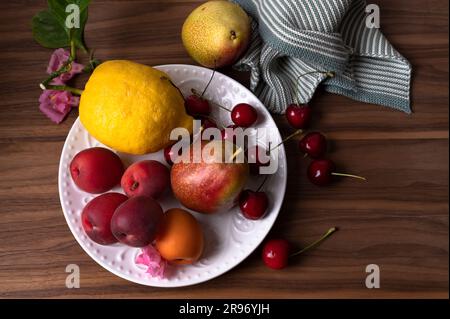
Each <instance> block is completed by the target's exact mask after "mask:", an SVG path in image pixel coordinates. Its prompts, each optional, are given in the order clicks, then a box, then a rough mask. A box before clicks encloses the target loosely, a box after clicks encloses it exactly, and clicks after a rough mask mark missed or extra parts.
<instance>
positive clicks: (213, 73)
mask: <svg viewBox="0 0 450 319" xmlns="http://www.w3.org/2000/svg"><path fill="white" fill-rule="evenodd" d="M215 74H216V61H214V69H213V72H212V74H211V78H210V79H209V82H208V84H207V85H206V87H205V89H204V90H203V93H202V95H201V96H200V97H201V98H202V97H203V96H204V95H205V93H206V90H208V88H209V86H210V85H211V83H212V80H213V79H214V75H215Z"/></svg>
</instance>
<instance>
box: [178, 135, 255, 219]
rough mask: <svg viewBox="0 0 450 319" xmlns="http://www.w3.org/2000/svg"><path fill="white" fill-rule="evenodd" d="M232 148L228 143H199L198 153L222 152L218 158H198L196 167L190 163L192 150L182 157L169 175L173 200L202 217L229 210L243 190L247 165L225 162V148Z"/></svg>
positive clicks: (226, 160)
mask: <svg viewBox="0 0 450 319" xmlns="http://www.w3.org/2000/svg"><path fill="white" fill-rule="evenodd" d="M226 145H228V147H229V148H231V149H233V148H234V149H235V148H236V146H235V145H233V144H232V143H230V142H228V141H218V140H215V141H211V142H207V141H203V142H202V144H201V149H202V151H203V150H204V148H205V147H208V149H213V148H214V147H216V148H217V149H220V148H221V149H222V154H219V152H217V154H215V153H214V152H213V153H211V155H212V159H211V158H209V159H206V158H204V157H203V156H200V157H199V161H198V163H194V162H192V159H193V157H194V155H193V154H194V151H193V146H191V149H190V154H188V155H189V156H183V157H182V160H181V161H180V163H177V164H175V165H174V166H173V167H172V171H171V183H172V190H173V192H174V194H175V197H176V198H178V200H179V201H180V202H181V203H182V204H183V205H184V206H185V207H187V208H189V209H192V210H194V211H197V212H199V213H204V214H213V213H216V212H218V211H220V210H224V209H229V208H231V207H232V206H233V205H234V204H235V202H236V199H237V197H238V196H239V194H240V192H241V191H242V189H243V188H244V186H245V184H246V182H247V178H248V176H249V167H248V164H247V163H246V162H245V161H244V162H243V163H237V162H233V163H232V161H230V160H229V159H226V158H225V156H228V155H229V154H227V155H224V154H225V149H226V148H227V146H226Z"/></svg>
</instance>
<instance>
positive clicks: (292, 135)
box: [269, 129, 303, 153]
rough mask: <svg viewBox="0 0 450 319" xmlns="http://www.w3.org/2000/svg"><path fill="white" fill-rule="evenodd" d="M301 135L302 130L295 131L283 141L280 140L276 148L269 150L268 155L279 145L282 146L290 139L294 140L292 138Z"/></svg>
mask: <svg viewBox="0 0 450 319" xmlns="http://www.w3.org/2000/svg"><path fill="white" fill-rule="evenodd" d="M302 133H303V130H302V129H300V130H297V131H295V132H294V133H293V134H291V135H289V136H288V137H286V138H285V139H284V140H282V141H281V142H280V143H279V144H278V145H277V146H275V147H273V148H271V149H270V150H269V153H270V152H272V151H273V150H274V149H276V148H278V147H280V146H281V145H283V144H284V143H286V142H287V141H289V140H290V139H292V138H294V137H296V136H297V135H299V134H302Z"/></svg>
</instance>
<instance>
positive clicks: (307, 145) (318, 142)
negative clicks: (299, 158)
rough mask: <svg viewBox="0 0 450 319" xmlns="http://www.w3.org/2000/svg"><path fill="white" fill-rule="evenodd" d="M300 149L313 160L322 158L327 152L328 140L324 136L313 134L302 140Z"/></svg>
mask: <svg viewBox="0 0 450 319" xmlns="http://www.w3.org/2000/svg"><path fill="white" fill-rule="evenodd" d="M299 148H300V150H301V151H302V152H303V153H305V154H307V155H309V156H310V157H312V158H320V157H322V156H324V155H325V153H326V152H327V139H326V137H325V136H323V134H320V133H318V132H311V133H308V134H306V135H305V136H304V137H303V138H302V139H301V140H300V143H299Z"/></svg>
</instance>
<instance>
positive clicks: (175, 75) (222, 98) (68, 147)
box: [58, 65, 287, 287]
mask: <svg viewBox="0 0 450 319" xmlns="http://www.w3.org/2000/svg"><path fill="white" fill-rule="evenodd" d="M157 68H158V69H160V70H162V71H164V72H166V73H167V74H168V75H169V76H170V77H171V79H172V81H173V82H174V83H175V84H176V85H177V86H178V87H179V88H180V89H181V91H182V92H183V94H185V96H186V95H188V94H189V93H190V91H191V89H192V88H194V89H196V90H197V91H200V92H201V91H202V90H203V89H204V87H205V85H206V83H207V82H208V80H209V78H210V76H211V72H212V71H211V70H209V69H205V68H201V67H197V66H191V65H164V66H159V67H157ZM205 96H206V98H208V99H209V100H211V101H213V102H215V103H220V104H221V105H223V106H225V107H227V108H229V109H230V108H232V107H233V106H234V105H236V104H238V103H244V102H245V103H249V104H251V105H253V106H254V107H256V108H257V110H258V116H259V119H258V123H257V124H256V125H255V127H264V128H268V129H270V134H269V135H270V136H269V140H270V141H271V142H272V143H274V144H273V145H276V144H278V143H279V142H280V141H281V137H280V134H279V131H278V129H277V127H276V125H275V123H274V121H273V119H272V117H271V116H270V114H269V112H268V111H267V110H266V108H265V107H264V106H263V104H262V103H261V102H260V101H259V100H258V98H256V97H255V96H254V95H253V94H252V93H251V92H250V91H249V90H248V89H246V88H245V87H244V86H242V85H241V84H239V83H238V82H236V81H234V80H233V79H230V78H229V77H227V76H225V75H223V74H220V73H216V75H215V77H214V79H213V82H212V83H211V86H210V87H209V89H208V92H207V94H206V95H205ZM212 116H213V117H214V118H215V119H218V122H219V123H221V124H224V125H228V124H231V120H230V114H229V113H228V112H226V111H224V110H222V109H220V108H219V107H216V108H214V109H213V112H212ZM95 146H103V147H105V146H104V145H102V144H101V143H99V142H98V141H97V140H95V139H94V138H93V137H91V136H90V135H89V133H88V132H87V131H86V130H85V128H84V127H83V126H82V124H81V122H80V120H79V119H77V120H76V121H75V123H74V125H73V127H72V129H71V130H70V132H69V135H68V136H67V139H66V142H65V144H64V148H63V150H62V154H61V160H60V165H59V178H58V183H59V195H60V200H61V206H62V209H63V212H64V216H65V218H66V221H67V224H68V225H69V228H70V230H71V231H72V233H73V235H74V236H75V239H76V240H77V241H78V243H79V244H80V245H81V247H83V249H84V250H85V251H86V252H87V253H88V255H89V256H91V257H92V259H94V260H95V261H96V262H97V263H99V264H100V265H101V266H102V267H104V268H105V269H107V270H109V271H110V272H112V273H114V274H116V275H117V276H119V277H122V278H124V279H126V280H130V281H133V282H136V283H139V284H142V285H147V286H154V287H182V286H189V285H194V284H198V283H201V282H204V281H207V280H210V279H213V278H215V277H217V276H220V275H222V274H224V273H226V272H227V271H229V270H230V269H232V268H233V267H235V266H236V265H238V264H239V263H240V262H241V261H243V260H244V259H245V258H246V257H247V256H249V255H250V254H251V253H252V252H253V251H254V250H255V249H256V248H257V247H258V246H259V244H260V243H261V242H262V241H263V240H264V238H265V237H266V235H267V234H268V232H269V231H270V229H271V227H272V225H273V224H274V222H275V220H276V218H277V216H278V213H279V211H280V207H281V204H282V202H283V199H284V194H285V190H286V180H287V176H286V175H287V167H286V156H285V151H284V148H283V147H280V148H279V154H278V155H279V164H278V165H279V169H278V171H277V173H276V174H274V175H271V177H270V178H269V179H268V181H267V183H266V184H265V187H264V190H265V191H266V192H267V193H268V196H269V198H270V202H271V205H270V207H269V211H268V213H267V215H266V216H265V218H264V219H262V220H259V221H249V220H247V219H245V218H244V217H243V216H242V215H241V213H240V211H239V208H233V209H232V210H231V211H228V212H224V213H219V214H216V215H213V216H205V215H201V214H197V213H194V215H195V216H196V217H197V218H198V220H199V221H200V223H201V224H202V226H203V230H204V234H205V244H206V245H205V251H204V254H203V257H202V259H201V260H199V261H198V262H197V263H196V264H194V265H190V266H170V269H169V272H168V277H167V278H164V279H157V278H152V277H150V275H148V274H146V273H145V269H144V268H141V266H137V265H136V264H135V262H134V260H135V257H136V256H137V254H138V253H139V249H137V248H130V247H127V246H125V245H122V244H115V245H112V246H101V245H98V244H96V243H94V242H93V241H91V240H90V239H89V237H87V236H86V234H85V233H84V231H83V229H82V225H81V219H80V216H81V212H82V209H83V207H84V206H85V205H86V203H88V202H89V201H90V200H91V199H92V198H94V197H95V196H93V195H91V194H88V193H85V192H83V191H80V190H79V189H78V188H77V187H76V186H75V184H74V183H73V181H72V179H71V177H70V174H69V169H68V166H69V163H70V161H71V160H72V158H73V157H74V156H75V155H76V154H77V153H78V152H80V151H82V150H84V149H86V148H90V147H95ZM119 156H120V157H121V159H122V160H123V162H124V164H125V165H127V166H128V165H129V164H131V163H133V162H136V161H139V160H144V159H156V160H159V161H161V162H162V163H165V161H164V156H163V154H162V151H161V152H159V153H155V154H148V155H145V156H131V155H127V154H119ZM262 179H263V177H252V178H251V179H250V181H249V183H248V187H249V188H252V189H255V188H257V186H258V185H259V184H260V183H261V181H262ZM112 191H115V192H122V190H121V189H120V188H119V187H117V188H115V189H113V190H112ZM160 203H161V206H162V207H163V209H169V208H174V207H181V204H180V203H179V202H178V201H177V200H176V199H175V198H174V197H173V196H172V195H171V194H168V195H167V196H166V197H164V198H163V199H162V200H161V201H160Z"/></svg>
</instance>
